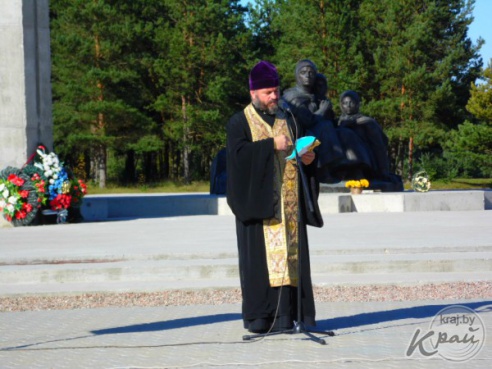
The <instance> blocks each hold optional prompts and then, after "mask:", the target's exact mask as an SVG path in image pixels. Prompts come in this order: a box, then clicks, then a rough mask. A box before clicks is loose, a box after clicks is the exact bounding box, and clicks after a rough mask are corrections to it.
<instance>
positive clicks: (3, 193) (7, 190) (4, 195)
mask: <svg viewBox="0 0 492 369" xmlns="http://www.w3.org/2000/svg"><path fill="white" fill-rule="evenodd" d="M9 195H10V192H9V189H8V188H5V189H4V190H3V192H2V196H3V198H5V199H6V198H8V197H9Z"/></svg>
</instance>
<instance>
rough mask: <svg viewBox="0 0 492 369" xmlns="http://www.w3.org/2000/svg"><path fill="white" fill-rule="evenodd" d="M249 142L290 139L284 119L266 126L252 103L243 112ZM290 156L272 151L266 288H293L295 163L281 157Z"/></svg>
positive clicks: (265, 226)
mask: <svg viewBox="0 0 492 369" xmlns="http://www.w3.org/2000/svg"><path fill="white" fill-rule="evenodd" d="M244 114H245V115H246V119H247V121H248V124H249V128H250V130H251V135H252V137H253V141H260V140H264V139H267V138H273V137H275V136H278V135H280V134H284V135H286V136H287V137H290V134H289V127H288V126H287V121H286V120H285V119H278V118H277V119H276V120H275V123H274V125H273V127H270V125H269V124H268V123H266V122H265V121H264V120H263V119H262V118H261V116H260V115H259V114H258V113H257V112H256V110H255V108H254V107H253V105H252V104H249V105H248V106H247V107H246V108H245V109H244ZM289 154H290V152H286V151H277V150H275V157H274V176H275V177H274V186H273V188H274V189H273V201H274V209H275V216H274V217H273V218H271V219H265V220H263V234H264V237H265V248H266V250H265V251H266V255H267V265H268V276H269V279H270V286H272V287H278V286H282V285H292V286H297V281H298V275H297V251H298V250H297V245H298V229H297V207H298V201H297V196H298V183H297V170H296V167H295V166H296V164H295V161H293V160H289V161H288V162H286V160H285V158H286V157H287V156H288V155H289Z"/></svg>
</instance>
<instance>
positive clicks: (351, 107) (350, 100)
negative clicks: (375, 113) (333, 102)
mask: <svg viewBox="0 0 492 369" xmlns="http://www.w3.org/2000/svg"><path fill="white" fill-rule="evenodd" d="M359 107H360V97H359V95H358V94H357V92H355V91H352V90H348V91H345V92H343V93H342V94H341V95H340V108H341V109H342V113H344V114H347V115H353V114H357V113H358V112H359Z"/></svg>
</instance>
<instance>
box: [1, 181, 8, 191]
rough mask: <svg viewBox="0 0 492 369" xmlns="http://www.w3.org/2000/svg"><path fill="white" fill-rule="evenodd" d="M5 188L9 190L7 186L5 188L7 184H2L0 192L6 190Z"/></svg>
mask: <svg viewBox="0 0 492 369" xmlns="http://www.w3.org/2000/svg"><path fill="white" fill-rule="evenodd" d="M5 188H7V186H5V183H0V192H2V191H3V190H5Z"/></svg>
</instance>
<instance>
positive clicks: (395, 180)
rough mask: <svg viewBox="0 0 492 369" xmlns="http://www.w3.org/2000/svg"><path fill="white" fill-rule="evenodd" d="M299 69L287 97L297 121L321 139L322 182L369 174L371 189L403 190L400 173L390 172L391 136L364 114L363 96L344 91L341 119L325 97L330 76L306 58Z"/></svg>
mask: <svg viewBox="0 0 492 369" xmlns="http://www.w3.org/2000/svg"><path fill="white" fill-rule="evenodd" d="M295 74H296V83H297V84H296V86H295V87H292V88H289V89H287V90H286V91H285V92H284V94H283V96H282V99H283V100H284V101H286V102H287V103H288V104H289V108H290V109H291V111H292V113H293V114H294V115H295V117H296V120H297V121H298V122H300V124H302V125H303V126H304V127H305V128H307V129H308V133H309V134H311V135H313V136H315V137H316V138H318V140H319V141H320V142H321V145H320V146H319V148H317V149H316V150H317V155H318V179H319V180H320V182H323V183H328V184H335V183H340V182H342V181H347V180H356V179H368V180H369V183H370V187H369V188H371V189H375V190H381V191H403V182H402V180H401V178H400V177H399V176H397V175H394V174H391V173H390V169H389V157H388V138H387V137H386V135H385V134H384V132H383V130H382V129H381V126H380V125H379V124H378V123H377V121H376V120H375V119H373V118H371V117H368V116H365V115H363V114H361V113H360V111H359V109H360V97H359V95H358V94H357V93H356V92H355V91H345V92H344V93H343V94H342V95H341V97H340V108H341V111H342V114H341V116H340V117H339V119H338V121H337V122H336V121H335V118H334V116H335V115H334V112H333V109H332V104H331V102H330V101H329V99H328V98H327V97H326V93H327V90H328V84H327V80H326V77H325V76H323V75H322V74H320V73H318V71H317V68H316V66H315V64H314V63H313V62H312V61H310V60H308V59H304V60H301V61H299V62H298V63H297V65H296V69H295Z"/></svg>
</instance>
